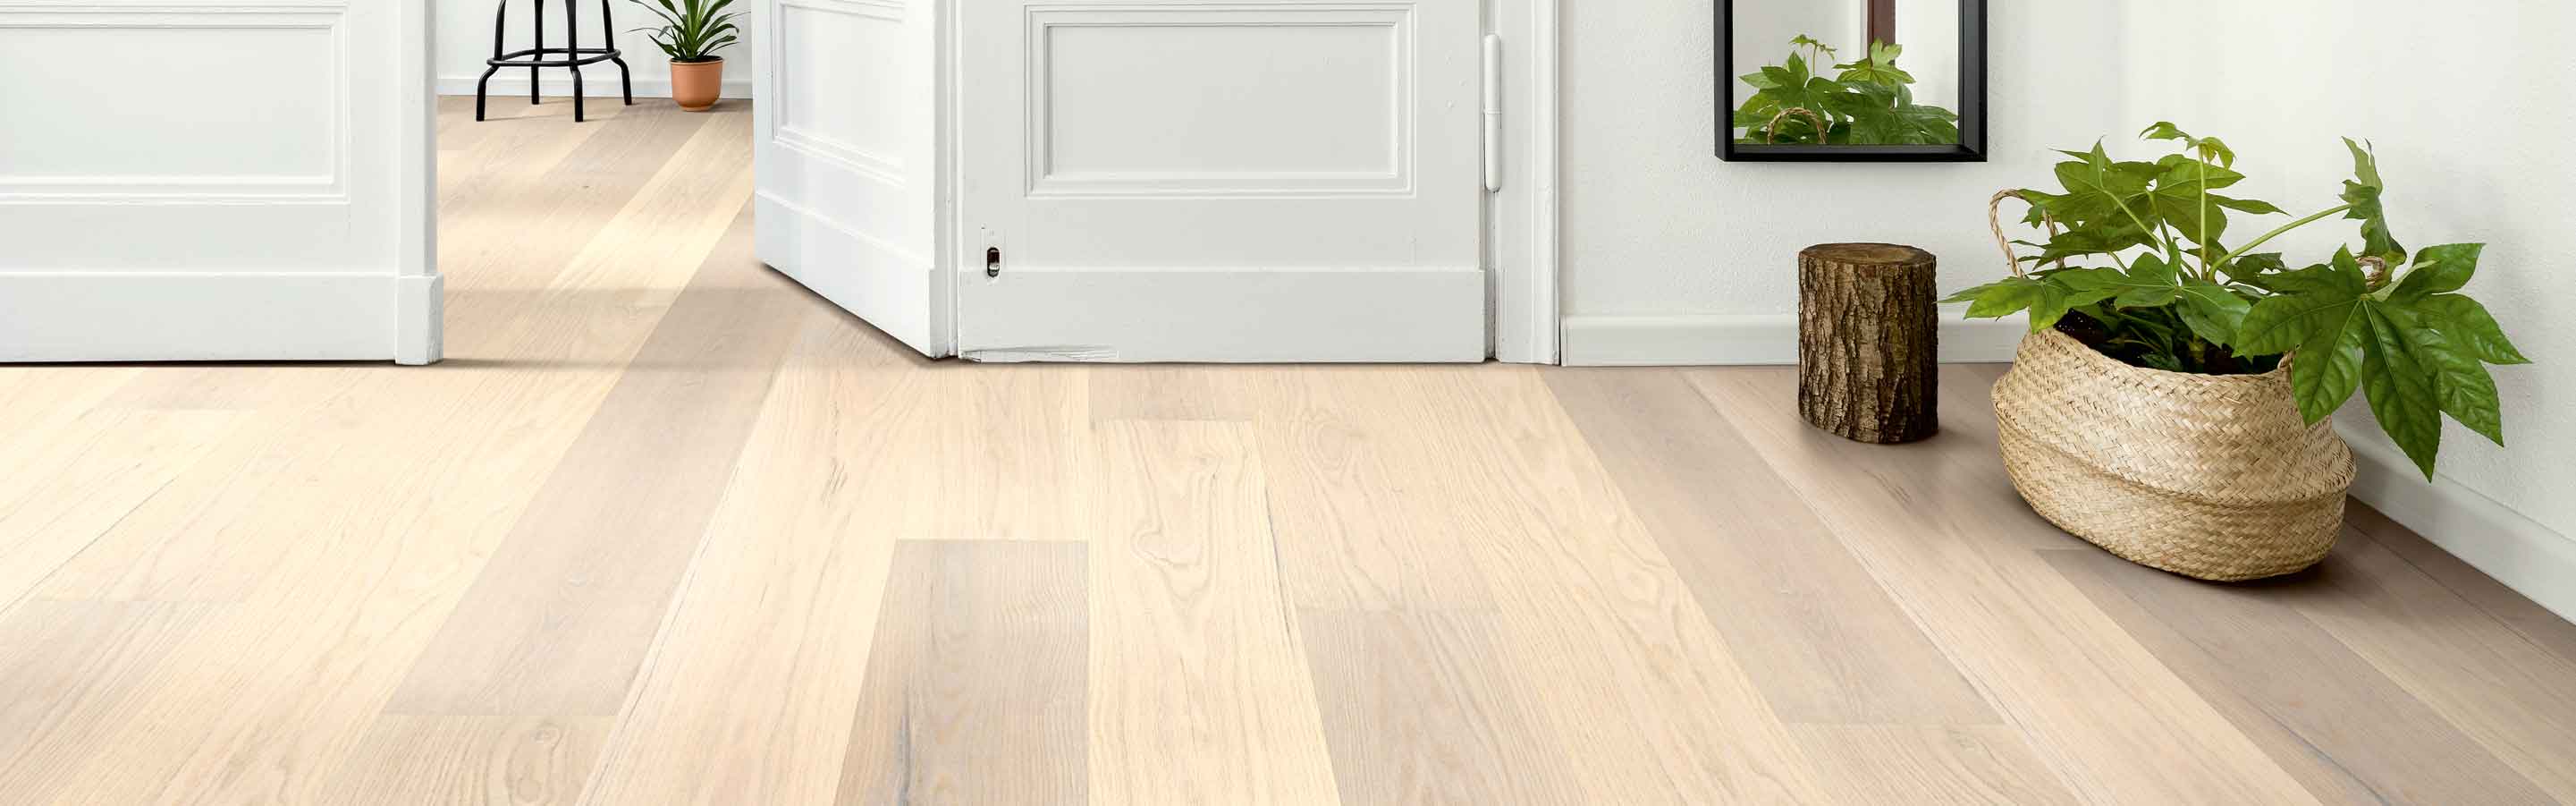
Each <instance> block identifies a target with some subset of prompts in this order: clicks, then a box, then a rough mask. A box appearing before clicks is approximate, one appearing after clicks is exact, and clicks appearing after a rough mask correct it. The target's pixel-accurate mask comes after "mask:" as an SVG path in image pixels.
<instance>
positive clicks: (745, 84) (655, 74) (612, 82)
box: [438, 61, 751, 103]
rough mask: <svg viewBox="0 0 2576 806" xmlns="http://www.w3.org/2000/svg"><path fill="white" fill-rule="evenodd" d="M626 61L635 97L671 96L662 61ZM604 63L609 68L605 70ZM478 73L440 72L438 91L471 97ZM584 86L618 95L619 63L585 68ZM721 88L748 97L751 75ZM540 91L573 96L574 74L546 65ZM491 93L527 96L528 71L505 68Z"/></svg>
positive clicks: (600, 94) (591, 92)
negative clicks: (454, 73) (630, 68)
mask: <svg viewBox="0 0 2576 806" xmlns="http://www.w3.org/2000/svg"><path fill="white" fill-rule="evenodd" d="M627 63H628V64H630V65H633V66H634V68H635V97H637V98H669V97H671V77H670V75H669V74H667V73H664V72H661V71H662V70H663V69H664V67H663V65H661V64H660V63H658V62H657V63H654V64H641V63H637V62H633V61H629V62H627ZM602 66H604V67H606V68H607V69H605V70H602V69H601V67H602ZM743 67H746V68H748V67H750V65H747V64H746V65H743ZM479 77H481V74H479V73H478V74H474V75H462V76H439V77H438V94H440V95H462V96H466V97H472V96H473V95H474V81H475V79H477V78H479ZM581 89H582V93H583V94H585V95H588V96H590V97H592V98H616V97H619V96H618V88H617V66H616V65H613V64H612V65H601V66H593V67H588V68H583V70H582V87H581ZM719 92H720V93H721V94H722V96H723V97H726V98H734V99H743V98H749V97H751V77H750V76H748V75H745V76H742V77H739V78H727V79H725V81H724V89H722V90H719ZM537 94H538V95H543V96H547V97H553V98H570V97H572V76H571V75H570V74H567V73H565V72H564V71H563V70H562V69H560V68H547V69H546V76H545V79H544V80H542V81H539V82H537ZM491 95H492V101H493V102H494V103H498V102H500V100H501V99H503V98H509V97H513V96H516V97H518V98H520V99H521V100H522V101H524V100H525V99H526V98H527V97H528V71H526V70H503V71H501V73H500V74H499V75H495V76H493V77H492V90H491Z"/></svg>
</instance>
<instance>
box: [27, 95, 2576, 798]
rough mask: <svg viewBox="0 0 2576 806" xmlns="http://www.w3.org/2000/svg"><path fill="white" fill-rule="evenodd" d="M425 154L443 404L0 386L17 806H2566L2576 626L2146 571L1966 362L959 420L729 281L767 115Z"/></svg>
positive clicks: (207, 379) (1227, 378)
mask: <svg viewBox="0 0 2576 806" xmlns="http://www.w3.org/2000/svg"><path fill="white" fill-rule="evenodd" d="M469 103H470V102H464V101H450V102H448V103H447V104H446V105H445V106H444V110H445V115H444V118H443V124H444V125H443V127H442V130H441V132H440V135H441V138H440V145H441V148H442V149H443V151H442V153H441V176H442V217H443V220H444V226H443V233H442V245H443V249H444V259H443V268H444V269H445V271H446V272H447V276H448V282H449V294H450V306H449V316H450V320H449V321H450V324H449V329H448V333H449V340H450V349H449V355H451V356H452V358H451V359H450V360H449V361H448V362H447V363H445V364H443V365H440V366H436V367H431V368H414V369H406V368H397V367H392V366H378V365H337V366H245V365H234V366H181V365H172V366H66V367H32V368H0V422H5V423H6V424H7V427H6V428H5V429H0V456H5V457H7V461H6V462H5V463H0V802H6V803H10V804H20V803H26V804H35V803H92V804H116V805H118V806H124V805H126V804H149V803H298V804H301V803H333V804H369V805H375V804H416V803H431V804H451V803H492V804H501V803H510V804H532V803H587V804H600V805H603V806H606V805H616V806H624V805H625V804H661V803H706V804H817V805H819V804H834V803H840V804H879V803H1031V804H1065V803H1083V802H1099V803H1156V804H1159V803H1205V804H1263V803H1282V804H1329V803H1336V802H1338V803H1347V804H1378V803H1450V804H1506V803H1568V804H1574V803H1580V804H1632V803H1633V804H1642V803H1692V804H1707V803H1726V802H1740V801H1766V802H1768V801H1802V802H1845V803H1948V802H2016V803H2066V802H2092V803H2138V804H2176V803H2262V804H2277V803H2306V802H2311V801H2317V802H2332V803H2366V802H2374V801H2382V800H2385V801H2405V802H2418V803H2450V804H2502V803H2532V802H2547V801H2553V800H2554V801H2560V802H2568V801H2576V628H2571V627H2570V626H2569V625H2568V624H2566V623H2565V622H2562V621H2559V620H2557V619H2555V618H2553V617H2551V616H2549V615H2548V614H2547V613H2545V612H2544V611H2542V610H2540V609H2539V608H2537V607H2535V606H2533V605H2532V604H2531V603H2529V602H2527V601H2525V600H2523V599H2521V598H2520V597H2517V596H2515V595H2513V594H2512V593H2510V592H2508V591H2506V590H2505V589H2504V588H2502V587H2500V586H2499V585H2497V584H2496V583H2494V582H2493V581H2491V580H2489V579H2487V578H2485V577H2482V576H2480V575H2478V574H2477V573H2476V572H2474V571H2472V570H2470V569H2468V568H2467V567H2466V566H2464V565H2462V564H2461V563H2459V562H2458V561H2456V560H2453V559H2451V558H2450V557H2448V556H2446V555H2444V554H2442V553H2440V552H2439V551H2437V550H2435V549H2433V548H2431V547H2430V546H2428V545H2427V544H2426V543H2425V542H2424V541H2423V540H2422V539H2420V538H2418V537H2416V536H2414V535H2411V534H2408V533H2407V532H2405V531H2404V530H2402V529H2399V528H2396V527H2394V526H2392V525H2391V524H2389V523H2388V522H2387V521H2386V520H2385V519H2382V518H2380V517H2377V516H2375V515H2373V514H2372V513H2369V512H2368V511H2366V510H2357V511H2356V512H2355V515H2354V518H2353V521H2352V529H2350V530H2349V531H2348V532H2347V534H2346V535H2345V541H2344V543H2343V545H2342V547H2341V548H2339V549H2338V550H2337V551H2336V553H2335V555H2334V556H2333V557H2332V558H2330V559H2329V560H2328V561H2327V562H2326V563H2325V565H2324V566H2323V567H2321V568H2319V569H2318V570H2316V571H2315V572H2312V573H2309V574H2306V575H2303V576H2300V577H2297V578H2293V579H2289V580H2285V581H2277V582H2271V583H2264V584H2255V585H2243V586H2212V585H2204V584H2197V583H2192V582H2188V581H2184V580H2181V579H2177V578H2174V577H2170V576H2165V575H2162V574H2159V573H2155V572H2152V571H2147V570H2144V569H2140V568H2137V567H2134V566H2130V565H2127V564H2125V563H2122V562H2120V561H2118V560H2116V559H2113V558H2111V557H2109V556H2108V555H2105V554H2103V553H2101V552H2099V551H2096V550H2093V549H2091V548H2089V547H2087V546H2086V545H2084V544H2082V543H2080V542H2077V541H2075V540H2073V539H2071V538H2069V537H2067V536H2065V535H2063V534H2061V533H2059V532H2057V531H2055V530H2053V529H2051V528H2049V527H2048V526H2047V525H2046V524H2044V523H2042V522H2040V521H2039V520H2038V519H2037V518H2036V517H2034V516H2033V515H2031V514H2030V512H2029V511H2028V510H2027V509H2025V508H2024V507H2023V506H2022V505H2021V504H2020V503H2019V502H2018V500H2017V499H2016V498H2015V497H2014V496H2013V494H2012V492H2011V491H2010V489H2009V488H2008V487H2007V486H2006V484H2005V481H2004V478H2003V476H2002V474H2001V471H2000V469H1999V467H1998V466H1997V460H1996V458H1995V455H1994V449H1993V439H1994V428H1993V423H1992V420H1991V418H1990V415H1989V414H1988V409H1987V408H1986V404H1985V403H1984V398H1985V394H1986V390H1987V387H1988V386H1989V385H1990V384H1991V383H1992V381H1993V379H1994V378H1995V377H1996V375H1997V374H1998V372H1999V369H1998V368H1996V367H1984V366H1968V367H1953V368H1950V369H1949V370H1947V371H1946V372H1945V374H1944V375H1943V378H1942V380H1943V388H1942V395H1943V405H1944V407H1945V409H1944V410H1945V414H1946V425H1947V428H1948V430H1947V431H1946V433H1944V434H1943V435H1941V436H1940V437H1939V438H1937V439H1934V440H1932V441H1930V442H1928V443H1924V444H1919V445H1912V446H1905V447H1890V448H1879V447H1866V446H1861V445H1857V444H1852V443H1847V442H1843V441H1840V440H1836V439H1834V438H1831V437H1826V436H1822V435H1819V434H1817V433H1814V432H1811V431H1809V430H1808V429H1806V428H1804V427H1803V426H1802V425H1801V424H1800V423H1799V422H1798V421H1797V420H1796V418H1795V416H1794V414H1792V405H1791V401H1792V395H1793V391H1794V384H1795V378H1794V377H1793V376H1792V375H1791V374H1790V373H1789V372H1788V371H1785V370H1779V369H1711V370H1625V371H1609V370H1604V371H1573V370H1541V369H1535V368H1530V367H1518V366H1482V367H1442V368H1417V367H1335V368H1253V367H1240V368H1198V367H1071V366H980V365H966V364H954V363H945V364H934V363H930V362H925V361H922V360H919V359H916V358H914V357H912V356H910V355H909V354H907V353H906V352H904V351H903V350H902V349H900V348H899V347H898V346H896V345H894V344H893V343H891V342H889V341H888V340H887V339H886V338H884V337H882V336H880V335H878V334H877V333H875V332H874V331H872V330H870V329H868V328H867V327H866V326H865V325H863V324H861V323H859V322H857V321H855V320H853V319H851V318H850V317H848V316H847V315H845V314H842V313H840V312H838V311H836V310H835V309H833V308H831V307H829V306H828V305H826V304H825V303H823V302H822V301H821V300H819V299H817V298H815V297H813V296H811V295H809V294H806V293H804V292H803V291H802V290H800V289H798V288H796V287H795V286H793V285H792V284H790V283H788V282H786V281H785V280H783V279H782V278H780V277H779V276H777V275H775V274H773V273H770V272H768V271H767V270H765V269H763V268H762V267H761V266H759V265H758V264H757V263H756V262H755V261H754V260H753V258H752V250H751V239H750V233H751V225H752V222H751V219H750V217H749V215H748V214H747V212H746V202H747V200H748V198H749V195H750V191H751V187H750V185H751V179H750V167H751V165H750V155H749V153H748V148H747V143H748V141H749V137H750V129H751V122H750V119H749V115H748V111H747V109H746V108H744V107H741V106H738V105H737V106H730V107H727V108H725V109H723V110H721V111H719V112H717V113H715V114H711V115H686V114H681V113H678V112H676V111H673V110H671V109H669V108H668V107H667V106H665V105H662V104H658V103H646V104H643V105H638V106H636V107H633V108H628V109H619V108H616V107H615V106H614V105H602V106H600V107H595V109H597V110H598V115H599V117H598V118H597V119H595V120H594V122H592V123H590V124H586V125H578V126H577V125H573V124H572V123H571V122H570V121H569V119H568V118H569V114H568V112H567V111H566V110H564V109H563V108H562V106H561V105H560V104H557V105H551V106H547V107H542V108H538V109H534V110H531V109H529V108H527V107H525V106H515V107H514V106H512V105H510V104H496V105H495V109H496V110H497V111H499V112H500V113H502V114H503V115H509V116H512V117H507V118H504V119H498V120H495V121H493V122H490V123H484V124H475V123H473V122H471V119H470V106H469Z"/></svg>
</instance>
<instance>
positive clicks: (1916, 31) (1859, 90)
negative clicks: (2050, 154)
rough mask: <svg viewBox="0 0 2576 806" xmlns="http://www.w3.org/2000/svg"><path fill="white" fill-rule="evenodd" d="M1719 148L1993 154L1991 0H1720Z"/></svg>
mask: <svg viewBox="0 0 2576 806" xmlns="http://www.w3.org/2000/svg"><path fill="white" fill-rule="evenodd" d="M1717 13H1718V17H1717V36H1718V42H1719V45H1720V47H1719V51H1720V59H1719V69H1720V71H1721V74H1720V75H1719V76H1718V77H1717V85H1718V88H1719V89H1718V109H1719V110H1721V111H1720V118H1721V119H1720V120H1719V121H1718V129H1719V134H1718V155H1719V156H1721V157H1724V158H1726V159H1728V160H1737V161H1766V160H1767V161H1852V162H1891V161H1917V162H1970V161H1982V160H1984V159H1985V150H1986V143H1985V128H1986V127H1985V44H1984V40H1985V3H1984V0H1823V1H1822V2H1817V1H1816V0H1720V2H1719V3H1718V8H1717Z"/></svg>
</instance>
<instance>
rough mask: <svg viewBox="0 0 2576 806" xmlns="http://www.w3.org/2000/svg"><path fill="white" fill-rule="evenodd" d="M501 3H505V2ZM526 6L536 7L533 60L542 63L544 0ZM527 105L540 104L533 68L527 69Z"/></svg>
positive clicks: (544, 33) (544, 46) (543, 54)
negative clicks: (535, 50)
mask: <svg viewBox="0 0 2576 806" xmlns="http://www.w3.org/2000/svg"><path fill="white" fill-rule="evenodd" d="M503 1H504V2H507V0H503ZM528 5H531V6H536V7H537V24H536V28H535V30H536V32H537V52H536V54H535V59H536V61H541V62H542V61H545V60H546V0H533V2H530V3H528ZM528 103H529V104H531V105H533V104H537V103H540V102H539V101H538V100H537V68H535V67H530V68H528Z"/></svg>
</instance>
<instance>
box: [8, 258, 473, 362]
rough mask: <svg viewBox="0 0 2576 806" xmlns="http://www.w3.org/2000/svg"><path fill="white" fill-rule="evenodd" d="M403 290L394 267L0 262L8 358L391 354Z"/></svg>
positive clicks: (337, 357)
mask: <svg viewBox="0 0 2576 806" xmlns="http://www.w3.org/2000/svg"><path fill="white" fill-rule="evenodd" d="M420 291H422V289H414V292H415V295H417V294H418V293H419V292H420ZM400 296H401V292H400V289H398V288H397V287H396V277H395V275H394V274H393V273H392V272H383V273H358V272H347V273H340V272H331V273H323V272H267V273H260V272H13V273H0V362H19V361H26V362H62V361H355V360H391V359H393V358H395V357H396V355H395V353H396V350H395V346H396V341H397V335H398V331H400V330H401V328H400V326H399V324H398V320H400V319H401V318H402V314H401V312H400V311H401V308H402V305H401V302H400V301H399V298H400ZM424 355H425V354H424Z"/></svg>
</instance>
